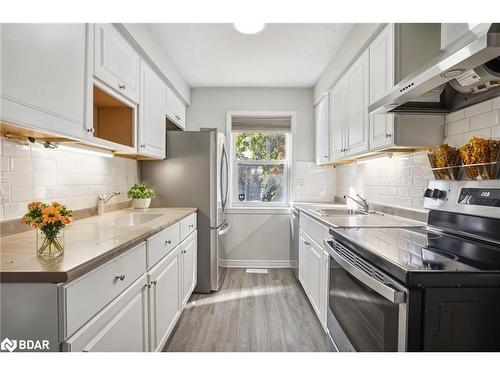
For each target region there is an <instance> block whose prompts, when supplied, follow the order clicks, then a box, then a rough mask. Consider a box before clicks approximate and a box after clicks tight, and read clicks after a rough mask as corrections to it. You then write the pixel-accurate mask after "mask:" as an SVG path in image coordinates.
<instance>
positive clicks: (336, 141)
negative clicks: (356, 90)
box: [330, 81, 345, 161]
mask: <svg viewBox="0 0 500 375" xmlns="http://www.w3.org/2000/svg"><path fill="white" fill-rule="evenodd" d="M344 130H345V116H344V81H340V82H339V83H338V84H337V85H335V86H334V87H333V88H332V89H331V91H330V160H332V161H334V160H339V159H343V158H344V157H345V131H344Z"/></svg>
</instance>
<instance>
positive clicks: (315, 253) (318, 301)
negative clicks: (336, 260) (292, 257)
mask: <svg viewBox="0 0 500 375" xmlns="http://www.w3.org/2000/svg"><path fill="white" fill-rule="evenodd" d="M327 272H328V253H327V252H326V251H324V250H323V248H322V247H321V246H320V245H319V244H318V243H317V242H316V241H315V240H313V239H312V238H311V237H310V236H309V235H307V234H306V232H304V231H303V230H302V229H301V230H300V244H299V281H300V283H301V284H302V287H303V288H304V291H305V292H306V294H307V297H308V298H309V301H310V303H311V306H312V307H313V309H314V311H315V312H316V315H317V316H318V319H319V321H320V322H321V325H322V326H323V327H326V304H327V287H326V283H327V282H328V274H327Z"/></svg>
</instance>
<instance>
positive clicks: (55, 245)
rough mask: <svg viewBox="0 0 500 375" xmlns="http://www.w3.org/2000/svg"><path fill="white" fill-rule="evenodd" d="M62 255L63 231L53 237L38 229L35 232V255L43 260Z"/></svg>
mask: <svg viewBox="0 0 500 375" xmlns="http://www.w3.org/2000/svg"><path fill="white" fill-rule="evenodd" d="M63 253H64V229H61V230H60V231H59V232H58V233H57V234H55V235H50V236H49V235H47V234H45V233H44V232H43V231H41V230H40V229H37V231H36V255H38V256H39V257H43V258H56V257H58V256H61V255H62V254H63Z"/></svg>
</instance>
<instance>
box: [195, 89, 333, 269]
mask: <svg viewBox="0 0 500 375" xmlns="http://www.w3.org/2000/svg"><path fill="white" fill-rule="evenodd" d="M312 94H313V91H312V89H310V88H309V89H308V88H193V89H192V90H191V106H190V107H188V110H187V130H198V129H200V128H218V129H220V130H221V131H224V132H225V130H226V112H227V111H294V112H296V115H297V117H296V119H297V124H296V132H295V133H294V134H293V138H292V144H293V158H294V161H295V163H294V168H295V170H294V172H298V173H294V181H293V186H294V189H295V188H296V187H299V186H300V185H302V190H301V194H302V195H301V196H302V197H307V198H311V199H312V198H316V197H317V194H315V193H316V192H317V191H318V190H320V189H322V188H323V189H324V188H325V186H326V185H325V177H322V178H319V179H316V180H305V179H304V178H303V177H304V176H306V175H307V173H308V168H311V169H316V167H315V166H314V163H313V160H314V111H313V104H312ZM297 165H298V166H299V167H298V168H297V167H296V166H297ZM324 173H328V171H326V170H325V172H323V170H322V171H321V172H319V173H318V174H317V175H321V176H323V174H324ZM329 187H330V188H332V189H333V185H330V186H329ZM314 189H316V190H314ZM313 192H314V193H313ZM325 195H326V193H325ZM279 211H280V210H275V211H272V212H262V211H260V212H255V211H254V212H252V213H249V212H250V211H243V212H242V211H238V210H237V209H235V210H232V211H230V213H229V214H228V221H229V224H231V231H230V232H229V233H228V235H227V236H226V238H225V242H224V244H225V251H224V254H223V257H224V258H225V260H226V261H227V264H228V265H233V266H234V265H242V264H246V265H248V266H257V265H261V266H279V265H285V264H287V263H288V262H289V260H290V257H289V248H290V246H289V236H290V226H289V219H288V212H287V210H281V212H279Z"/></svg>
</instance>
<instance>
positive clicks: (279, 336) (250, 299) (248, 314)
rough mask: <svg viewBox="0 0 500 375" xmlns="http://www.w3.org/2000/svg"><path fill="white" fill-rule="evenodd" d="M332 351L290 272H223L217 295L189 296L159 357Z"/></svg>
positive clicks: (283, 270) (285, 270)
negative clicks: (198, 353)
mask: <svg viewBox="0 0 500 375" xmlns="http://www.w3.org/2000/svg"><path fill="white" fill-rule="evenodd" d="M329 350H332V347H331V346H330V344H329V341H328V339H327V337H326V335H325V333H324V331H323V328H322V327H321V325H320V323H319V321H318V319H317V318H316V315H315V313H314V311H313V309H312V307H311V306H310V304H309V301H308V300H307V297H306V295H305V293H304V291H303V290H302V288H301V287H300V285H299V283H298V281H297V280H296V279H295V277H294V276H293V274H292V272H291V271H290V270H289V269H271V270H269V273H268V274H254V273H246V270H245V269H234V268H233V269H228V270H227V274H226V278H225V280H224V282H223V284H222V287H221V290H220V291H218V292H216V293H212V294H193V296H192V297H191V299H190V301H189V302H188V304H187V306H186V308H185V309H184V311H183V312H182V315H181V317H180V318H179V321H178V322H177V325H176V327H175V328H174V331H173V333H172V335H171V337H170V339H169V341H168V342H167V345H165V348H164V351H174V352H185V351H202V352H207V351H217V352H227V351H236V352H241V351H250V352H267V351H273V352H276V351H329Z"/></svg>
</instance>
